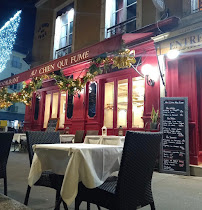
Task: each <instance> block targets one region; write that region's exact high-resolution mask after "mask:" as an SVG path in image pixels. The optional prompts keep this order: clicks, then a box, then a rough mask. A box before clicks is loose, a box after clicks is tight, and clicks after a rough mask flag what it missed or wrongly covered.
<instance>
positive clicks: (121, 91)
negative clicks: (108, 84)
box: [117, 79, 128, 127]
mask: <svg viewBox="0 0 202 210" xmlns="http://www.w3.org/2000/svg"><path fill="white" fill-rule="evenodd" d="M127 109H128V80H127V79H124V80H119V81H118V98H117V127H119V126H122V127H127Z"/></svg>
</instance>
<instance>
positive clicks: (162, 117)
mask: <svg viewBox="0 0 202 210" xmlns="http://www.w3.org/2000/svg"><path fill="white" fill-rule="evenodd" d="M165 101H184V127H185V132H184V134H185V163H186V166H185V170H184V171H178V170H166V169H164V168H163V163H164V162H163V161H164V158H163V141H164V139H163V138H164V137H162V142H161V146H160V166H159V167H160V172H163V173H170V174H179V175H188V176H189V175H190V167H189V121H188V98H187V97H162V98H161V99H160V102H161V104H160V108H161V109H160V110H161V111H160V123H161V126H160V127H161V132H162V133H163V128H164V123H163V122H164V116H163V111H164V103H165Z"/></svg>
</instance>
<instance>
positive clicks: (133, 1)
mask: <svg viewBox="0 0 202 210" xmlns="http://www.w3.org/2000/svg"><path fill="white" fill-rule="evenodd" d="M136 2H137V0H127V6H128V5H130V4H133V3H136Z"/></svg>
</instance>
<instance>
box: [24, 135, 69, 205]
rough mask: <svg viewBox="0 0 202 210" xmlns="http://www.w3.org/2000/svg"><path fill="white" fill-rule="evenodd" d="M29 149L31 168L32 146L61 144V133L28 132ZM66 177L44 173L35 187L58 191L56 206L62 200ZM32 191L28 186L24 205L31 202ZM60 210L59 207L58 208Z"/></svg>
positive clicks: (48, 172)
mask: <svg viewBox="0 0 202 210" xmlns="http://www.w3.org/2000/svg"><path fill="white" fill-rule="evenodd" d="M26 135H27V149H28V153H29V161H30V166H31V164H32V159H33V156H34V152H33V149H32V146H33V145H34V144H56V143H58V144H59V143H60V135H59V132H43V131H27V132H26ZM63 178H64V176H62V175H57V174H55V173H53V172H50V171H44V172H43V173H42V175H41V177H40V179H39V180H38V181H37V182H36V183H35V184H34V185H35V186H44V187H50V188H53V189H55V190H56V200H55V205H56V204H57V203H58V201H59V200H60V190H61V186H62V182H63ZM30 191H31V187H30V186H29V185H28V186H27V193H26V196H25V201H24V204H25V205H27V204H28V200H29V194H30ZM63 205H64V208H65V209H68V208H67V205H66V204H65V202H63ZM57 209H59V207H58V208H57Z"/></svg>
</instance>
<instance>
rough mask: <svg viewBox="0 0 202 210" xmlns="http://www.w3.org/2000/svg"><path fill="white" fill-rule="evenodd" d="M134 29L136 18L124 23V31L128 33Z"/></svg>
mask: <svg viewBox="0 0 202 210" xmlns="http://www.w3.org/2000/svg"><path fill="white" fill-rule="evenodd" d="M135 30H136V19H134V20H132V21H130V22H129V23H127V24H126V32H127V33H130V32H132V31H135Z"/></svg>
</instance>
